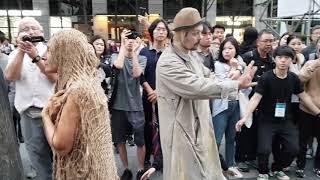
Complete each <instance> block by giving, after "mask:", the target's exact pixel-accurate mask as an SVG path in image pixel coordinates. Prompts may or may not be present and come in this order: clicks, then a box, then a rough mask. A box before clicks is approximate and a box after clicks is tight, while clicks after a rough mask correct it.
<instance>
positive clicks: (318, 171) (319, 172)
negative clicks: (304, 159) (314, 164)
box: [313, 168, 320, 177]
mask: <svg viewBox="0 0 320 180" xmlns="http://www.w3.org/2000/svg"><path fill="white" fill-rule="evenodd" d="M313 172H314V173H315V174H316V176H317V177H320V169H317V168H316V169H313Z"/></svg>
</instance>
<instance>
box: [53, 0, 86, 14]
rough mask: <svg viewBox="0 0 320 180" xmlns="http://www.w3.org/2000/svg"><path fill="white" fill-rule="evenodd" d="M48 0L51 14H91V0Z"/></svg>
mask: <svg viewBox="0 0 320 180" xmlns="http://www.w3.org/2000/svg"><path fill="white" fill-rule="evenodd" d="M84 2H85V1H83V0H63V1H58V2H57V1H56V0H49V8H50V15H51V16H74V15H80V16H83V15H84V14H87V15H91V14H92V0H86V2H87V3H86V4H85V3H84Z"/></svg>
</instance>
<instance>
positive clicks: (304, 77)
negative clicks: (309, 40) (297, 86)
mask: <svg viewBox="0 0 320 180" xmlns="http://www.w3.org/2000/svg"><path fill="white" fill-rule="evenodd" d="M317 68H320V60H309V61H307V62H306V64H305V65H304V66H303V67H302V69H301V70H300V73H299V79H300V81H301V82H302V83H306V82H307V81H309V80H310V78H311V76H312V74H313V73H314V72H315V70H316V69H317Z"/></svg>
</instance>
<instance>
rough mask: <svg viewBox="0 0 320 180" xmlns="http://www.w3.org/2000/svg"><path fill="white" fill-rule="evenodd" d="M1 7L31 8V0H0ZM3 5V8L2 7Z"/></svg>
mask: <svg viewBox="0 0 320 180" xmlns="http://www.w3.org/2000/svg"><path fill="white" fill-rule="evenodd" d="M0 7H1V9H25V10H32V9H33V4H32V0H19V1H13V0H1V1H0ZM2 7H4V8H2Z"/></svg>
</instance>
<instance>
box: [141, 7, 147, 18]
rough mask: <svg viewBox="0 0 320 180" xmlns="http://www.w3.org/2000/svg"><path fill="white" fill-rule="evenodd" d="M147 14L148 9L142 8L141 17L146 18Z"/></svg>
mask: <svg viewBox="0 0 320 180" xmlns="http://www.w3.org/2000/svg"><path fill="white" fill-rule="evenodd" d="M146 13H147V14H148V11H147V8H144V7H140V15H141V16H145V15H146Z"/></svg>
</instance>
